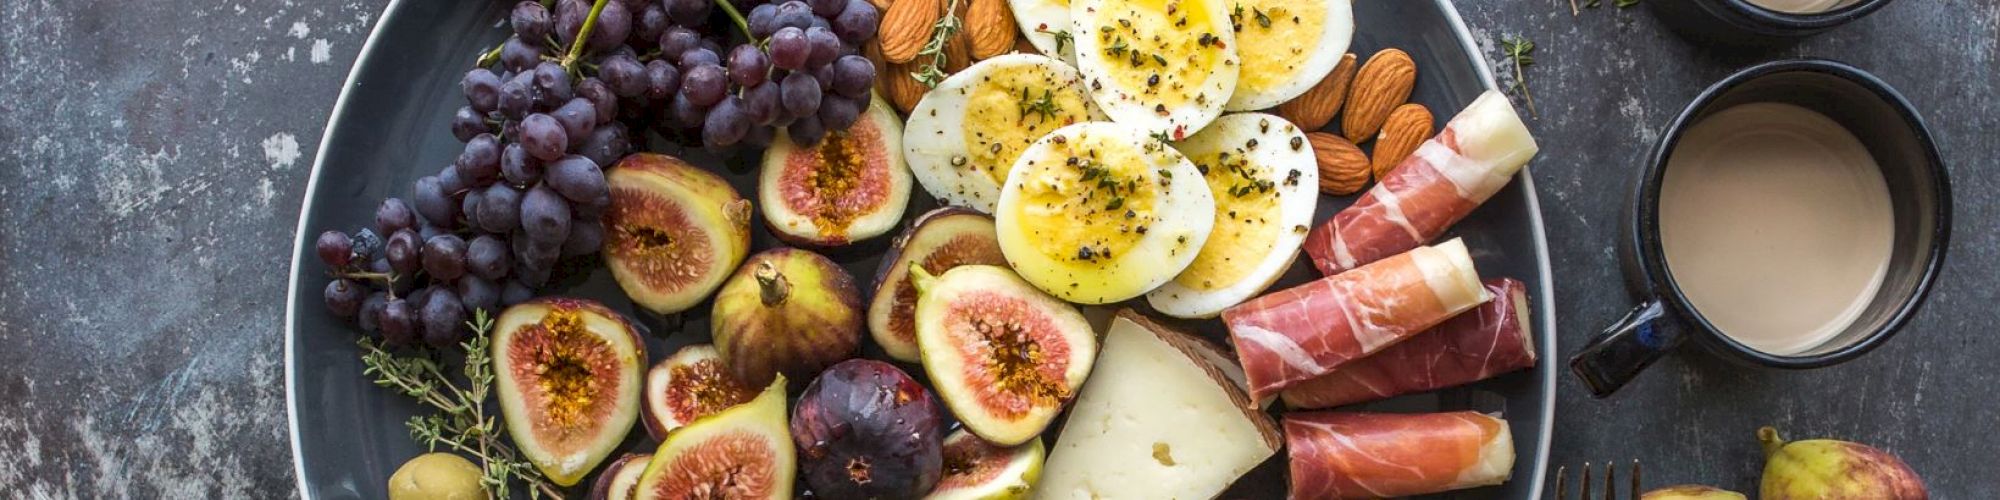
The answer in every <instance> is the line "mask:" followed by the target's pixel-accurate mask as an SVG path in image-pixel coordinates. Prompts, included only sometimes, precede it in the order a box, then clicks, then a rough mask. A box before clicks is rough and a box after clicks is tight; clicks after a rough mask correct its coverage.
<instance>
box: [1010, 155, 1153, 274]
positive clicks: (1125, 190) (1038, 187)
mask: <svg viewBox="0 0 2000 500" xmlns="http://www.w3.org/2000/svg"><path fill="white" fill-rule="evenodd" d="M1051 140H1052V141H1053V142H1052V143H1051V144H1050V146H1051V147H1049V148H1047V149H1046V150H1045V151H1046V152H1047V154H1045V155H1042V156H1040V157H1038V158H1035V159H1034V160H1031V161H1028V162H1025V163H1024V164H1022V165H1021V166H1019V167H1018V168H1024V169H1027V170H1025V171H1023V172H1021V175H1023V176H1025V177H1023V179H1024V182H1022V183H1021V188H1020V195H1019V196H1020V203H1019V204H1018V207H1019V208H1017V209H1016V212H1015V214H1016V217H1017V218H1018V219H1019V220H1020V221H1021V222H1020V227H1024V228H1030V231H1032V232H1033V234H1029V235H1027V236H1028V241H1029V242H1030V244H1031V245H1033V246H1034V247H1035V249H1036V250H1038V251H1040V252H1041V253H1042V255H1043V256H1044V257H1047V258H1048V259H1050V260H1052V261H1055V262H1064V263H1069V264H1072V265H1085V266H1087V265H1093V264H1096V263H1098V262H1102V261H1105V260H1110V259H1116V258H1118V257H1119V256H1121V255H1124V254H1125V253H1126V251H1127V250H1130V249H1131V248H1132V247H1133V246H1134V245H1136V244H1137V243H1138V242H1139V240H1140V239H1142V238H1144V237H1145V234H1146V231H1147V228H1148V226H1150V225H1152V224H1153V223H1154V218H1155V209H1154V208H1155V207H1154V205H1155V198H1156V197H1157V196H1158V190H1159V189H1162V188H1161V187H1160V186H1161V185H1162V182H1163V181H1165V180H1166V178H1165V175H1171V174H1161V173H1159V172H1158V171H1155V170H1153V167H1152V165H1154V164H1155V163H1156V162H1154V161H1152V160H1151V159H1150V158H1148V157H1147V156H1145V155H1151V154H1158V152H1153V151H1148V152H1142V151H1139V150H1137V149H1135V147H1134V145H1133V144H1131V143H1130V141H1129V139H1127V138H1124V137H1111V136H1105V135H1101V134H1097V135H1093V134H1090V133H1088V132H1080V133H1077V134H1076V135H1075V136H1072V137H1062V136H1057V137H1055V138H1052V139H1051ZM1158 147H1161V148H1164V147H1165V146H1158Z"/></svg>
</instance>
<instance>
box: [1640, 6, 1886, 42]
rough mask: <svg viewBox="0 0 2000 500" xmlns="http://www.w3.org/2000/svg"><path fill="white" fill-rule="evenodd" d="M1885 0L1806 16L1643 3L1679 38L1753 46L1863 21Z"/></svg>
mask: <svg viewBox="0 0 2000 500" xmlns="http://www.w3.org/2000/svg"><path fill="white" fill-rule="evenodd" d="M1888 4H1889V0H1858V1H1856V2H1854V3H1852V4H1849V5H1845V6H1841V7H1839V8H1836V9H1833V10H1828V11H1826V12H1815V13H1810V14H1793V13H1788V12H1779V11H1775V10H1770V9H1766V8H1763V7H1758V6H1757V5H1756V4H1752V3H1750V1H1749V0H1664V1H1655V2H1646V5H1647V6H1649V7H1651V8H1652V9H1653V11H1654V12H1656V13H1658V14H1659V15H1660V18H1661V19H1662V20H1665V21H1666V22H1667V24H1668V25H1669V26H1672V27H1673V28H1674V29H1675V30H1677V31H1679V32H1680V33H1681V34H1682V35H1683V36H1686V37H1687V38H1690V39H1694V40H1696V41H1702V42H1717V43H1726V44H1735V45H1754V44H1763V43H1770V42H1783V41H1786V40H1790V39H1796V38H1799V37H1804V36H1807V35H1811V34H1814V33H1819V32H1822V31H1826V30H1829V29H1833V28H1834V27H1836V26H1840V25H1843V24H1847V23H1848V22H1851V21H1854V20H1856V19H1860V18H1862V17H1866V16H1867V15H1868V14H1871V13H1874V12H1875V11H1876V10H1877V9H1881V8H1882V7H1883V6H1886V5H1888Z"/></svg>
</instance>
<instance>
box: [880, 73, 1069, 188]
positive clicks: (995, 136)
mask: <svg viewBox="0 0 2000 500" xmlns="http://www.w3.org/2000/svg"><path fill="white" fill-rule="evenodd" d="M1091 111H1092V110H1091V109H1090V105H1089V98H1088V97H1086V96H1085V95H1084V92H1083V80H1082V76H1081V75H1079V74H1077V71H1076V69H1075V68H1071V67H1070V66H1069V65H1068V64H1064V63H1063V62H1062V61H1058V60H1055V59H1053V58H1050V57H1048V56H1043V55H1036V54H1006V55H1001V56H996V57H993V58H991V59H987V60H984V61H980V62H979V63H978V64H974V65H972V66H971V67H968V68H966V69H965V70H963V71H959V72H958V73H957V74H954V75H952V76H951V77H950V78H946V79H945V80H944V81H943V82H941V83H939V84H938V86H937V87H936V88H933V89H931V91H930V92H928V93H925V94H924V98H923V100H921V101H918V102H917V107H916V108H914V109H912V110H911V111H910V120H909V123H908V124H906V125H905V126H904V132H903V158H904V161H905V162H907V163H908V164H909V165H910V171H911V173H913V174H915V175H916V178H917V182H918V183H919V184H922V185H923V186H924V190H926V191H929V192H930V193H931V195H932V196H936V197H937V198H938V199H940V200H944V202H945V203H948V204H951V205H958V206H962V207H968V208H972V209H975V210H979V211H981V212H988V213H991V212H992V211H993V206H994V204H995V203H996V202H997V201H998V200H999V199H1000V186H1001V185H1002V184H1005V183H1006V182H1007V176H1008V171H1009V170H1010V169H1012V168H1013V167H1014V164H1015V160H1016V159H1018V158H1019V157H1020V156H1021V152H1022V151H1023V150H1025V149H1028V147H1029V146H1030V145H1032V144H1034V142H1035V140H1036V139H1040V138H1042V136H1043V135H1046V134H1048V133H1049V132H1051V131H1054V130H1056V129H1058V128H1062V127H1064V126H1067V125H1070V124H1073V123H1078V122H1083V121H1088V120H1089V119H1090V114H1091Z"/></svg>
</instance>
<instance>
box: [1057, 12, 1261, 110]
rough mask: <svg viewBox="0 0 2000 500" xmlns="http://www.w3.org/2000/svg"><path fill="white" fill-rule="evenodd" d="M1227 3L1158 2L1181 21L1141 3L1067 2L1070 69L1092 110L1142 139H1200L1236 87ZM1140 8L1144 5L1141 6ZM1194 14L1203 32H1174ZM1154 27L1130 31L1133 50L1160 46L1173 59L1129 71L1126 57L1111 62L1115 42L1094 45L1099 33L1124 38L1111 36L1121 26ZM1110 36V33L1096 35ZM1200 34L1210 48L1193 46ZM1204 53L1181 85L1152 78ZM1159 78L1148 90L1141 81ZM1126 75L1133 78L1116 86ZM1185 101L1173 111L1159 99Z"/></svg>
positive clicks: (1148, 58) (1167, 75) (1147, 57)
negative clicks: (1175, 96) (1207, 59)
mask: <svg viewBox="0 0 2000 500" xmlns="http://www.w3.org/2000/svg"><path fill="white" fill-rule="evenodd" d="M1225 2H1226V0H1165V2H1164V4H1165V5H1171V6H1173V7H1174V8H1175V9H1176V11H1177V12H1178V11H1179V9H1186V12H1184V13H1181V14H1174V15H1170V14H1167V13H1166V12H1164V11H1163V10H1162V9H1163V8H1154V7H1153V6H1152V5H1150V4H1151V2H1149V1H1146V0H1073V1H1072V2H1070V20H1071V24H1072V28H1071V29H1070V33H1072V34H1074V39H1075V40H1074V41H1075V45H1076V64H1077V69H1078V70H1080V71H1082V72H1083V78H1084V83H1085V87H1086V89H1088V91H1089V92H1090V97H1091V99H1092V100H1094V101H1096V103H1097V107H1098V108H1099V109H1102V110H1104V113H1105V114H1107V115H1109V116H1110V117H1111V120H1112V121H1115V122H1118V123H1119V124H1120V125H1125V126H1129V127H1137V128H1139V129H1141V130H1144V131H1145V132H1146V133H1148V134H1164V135H1165V136H1166V137H1168V138H1170V139H1173V140H1180V139H1182V138H1185V137H1187V136H1190V135H1193V134H1194V133H1195V132H1197V131H1200V130H1201V128H1202V127H1204V126H1207V125H1208V122H1209V121H1211V120H1214V119H1215V117H1217V116H1220V115H1221V114H1222V109H1223V105H1224V104H1226V103H1228V102H1229V100H1230V98H1231V94H1232V93H1234V92H1235V90H1236V81H1237V78H1238V76H1239V71H1240V70H1241V66H1242V64H1241V58H1240V57H1239V56H1238V55H1237V52H1236V39H1235V35H1234V33H1233V31H1232V30H1231V29H1230V24H1229V16H1228V13H1227V11H1226V10H1225V9H1224V5H1225ZM1141 4H1146V5H1141ZM1189 13H1199V15H1200V16H1201V17H1206V18H1208V23H1207V25H1206V26H1202V25H1199V23H1189V24H1187V25H1186V26H1185V27H1177V26H1176V25H1175V24H1174V23H1173V22H1171V20H1172V19H1176V18H1183V17H1189V16H1188V15H1186V14H1189ZM1127 22H1138V23H1154V22H1158V23H1159V24H1160V26H1164V27H1158V28H1156V29H1155V28H1147V29H1143V30H1141V28H1140V27H1136V26H1135V27H1132V28H1129V29H1130V30H1137V31H1142V32H1141V33H1139V34H1138V37H1139V38H1144V40H1131V41H1133V42H1135V43H1137V44H1139V45H1138V46H1144V45H1145V44H1146V43H1148V41H1150V40H1154V39H1164V40H1165V41H1166V42H1165V43H1167V44H1171V45H1172V49H1173V50H1174V52H1172V53H1164V52H1162V53H1155V52H1150V51H1148V52H1143V54H1144V55H1143V56H1140V57H1139V58H1138V60H1139V64H1138V65H1137V66H1134V65H1132V64H1129V63H1128V62H1127V57H1128V56H1118V55H1113V54H1114V52H1117V51H1118V50H1119V47H1118V45H1117V43H1116V42H1115V41H1113V42H1110V43H1109V44H1108V45H1107V42H1106V40H1103V39H1101V38H1102V35H1101V34H1103V33H1113V32H1116V33H1118V34H1121V35H1122V34H1123V33H1124V32H1123V31H1116V30H1121V29H1128V28H1124V23H1127ZM1106 29H1110V30H1114V31H1113V32H1105V31H1103V30H1106ZM1202 34H1206V35H1208V36H1209V37H1212V38H1211V40H1212V43H1205V44H1197V43H1196V40H1199V39H1201V38H1202V37H1201V35H1202ZM1201 53H1206V54H1209V55H1210V56H1211V57H1213V61H1212V63H1211V64H1210V65H1209V66H1208V67H1206V68H1198V69H1199V70H1200V71H1199V72H1197V73H1195V74H1193V75H1190V76H1191V77H1190V78H1186V79H1183V78H1181V77H1179V76H1176V75H1175V74H1174V73H1172V72H1163V71H1159V70H1160V69H1162V68H1179V67H1181V66H1184V65H1187V64H1191V62H1190V60H1191V59H1192V58H1194V56H1196V55H1197V54H1201ZM1156 56H1157V57H1159V58H1160V59H1159V60H1163V61H1165V62H1166V65H1165V66H1162V65H1159V64H1157V63H1155V62H1154V61H1156V60H1155V59H1153V58H1154V57H1156ZM1153 74H1159V75H1160V79H1159V81H1158V82H1156V83H1153V84H1149V83H1148V82H1149V81H1150V80H1148V79H1147V78H1146V77H1147V76H1149V75H1153ZM1121 75H1131V76H1132V77H1133V78H1131V79H1129V80H1128V79H1125V78H1119V76H1121ZM1167 91H1171V92H1176V93H1185V94H1187V95H1188V97H1187V98H1186V99H1185V100H1183V102H1179V103H1169V102H1165V101H1166V100H1167V99H1165V98H1163V97H1161V96H1160V94H1158V92H1167Z"/></svg>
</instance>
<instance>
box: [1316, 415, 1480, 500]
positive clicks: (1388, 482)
mask: <svg viewBox="0 0 2000 500" xmlns="http://www.w3.org/2000/svg"><path fill="white" fill-rule="evenodd" d="M1285 449H1286V450H1289V453H1291V462H1292V463H1291V467H1292V479H1291V481H1292V485H1291V486H1292V492H1291V498H1293V499H1294V500H1298V499H1322V498H1389V497H1401V496H1410V495H1422V494H1426V493H1437V492H1440V491H1450V490H1456V489H1462V488H1471V487H1474V486H1487V485H1495V484H1500V483H1504V482H1507V477H1508V476H1511V475H1513V471H1514V437H1513V435H1512V433H1510V432H1508V430H1507V421H1506V420H1501V419H1498V418H1494V417H1490V416H1486V415H1483V414H1480V413H1476V412H1469V411H1461V412H1452V413H1421V414H1394V413H1354V412H1314V413H1292V414H1287V415H1285Z"/></svg>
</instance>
